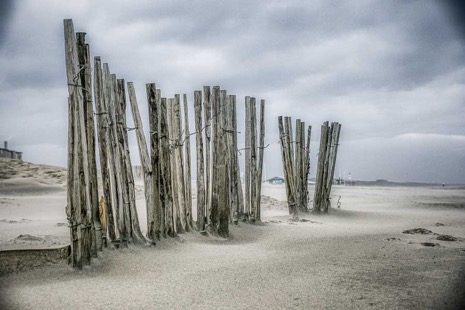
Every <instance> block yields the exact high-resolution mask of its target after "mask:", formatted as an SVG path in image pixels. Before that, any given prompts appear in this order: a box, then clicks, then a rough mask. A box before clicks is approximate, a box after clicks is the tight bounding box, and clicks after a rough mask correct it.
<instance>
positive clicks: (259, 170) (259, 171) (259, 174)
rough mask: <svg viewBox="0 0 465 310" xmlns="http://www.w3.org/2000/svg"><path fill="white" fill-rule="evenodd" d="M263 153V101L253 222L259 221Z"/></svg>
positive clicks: (263, 102) (262, 104)
mask: <svg viewBox="0 0 465 310" xmlns="http://www.w3.org/2000/svg"><path fill="white" fill-rule="evenodd" d="M264 151H265V100H261V101H260V136H259V146H258V161H257V182H256V198H255V205H256V210H257V213H256V216H255V220H257V221H260V220H261V208H260V203H261V193H262V172H263V154H264Z"/></svg>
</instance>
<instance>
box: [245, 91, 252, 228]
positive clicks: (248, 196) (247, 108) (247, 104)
mask: <svg viewBox="0 0 465 310" xmlns="http://www.w3.org/2000/svg"><path fill="white" fill-rule="evenodd" d="M251 105H252V104H251V98H250V97H249V96H247V97H245V174H244V178H245V180H244V181H245V197H244V218H243V220H246V219H248V218H249V216H250V212H251V198H252V197H251V192H250V184H251V180H250V169H251V167H250V163H251V157H252V150H251V135H252V132H251V131H252V127H251Z"/></svg>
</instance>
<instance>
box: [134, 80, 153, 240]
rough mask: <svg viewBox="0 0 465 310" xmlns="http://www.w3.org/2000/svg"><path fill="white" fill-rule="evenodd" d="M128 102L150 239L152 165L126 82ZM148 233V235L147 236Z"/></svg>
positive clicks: (151, 233)
mask: <svg viewBox="0 0 465 310" xmlns="http://www.w3.org/2000/svg"><path fill="white" fill-rule="evenodd" d="M127 85H128V93H129V102H130V103H131V111H132V118H133V120H134V125H135V127H136V137H137V144H138V146H139V156H140V162H141V166H142V171H143V173H144V193H145V203H146V207H147V225H148V226H147V236H148V237H149V238H151V239H153V237H155V223H154V216H153V213H154V203H153V198H154V197H153V196H152V195H153V192H152V165H151V162H150V157H149V153H148V149H147V141H146V140H145V135H144V128H143V124H142V120H141V118H140V113H139V105H138V103H137V98H136V91H135V89H134V84H133V83H132V82H128V83H127ZM149 232H150V234H149Z"/></svg>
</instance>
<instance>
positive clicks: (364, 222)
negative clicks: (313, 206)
mask: <svg viewBox="0 0 465 310" xmlns="http://www.w3.org/2000/svg"><path fill="white" fill-rule="evenodd" d="M43 169H50V168H45V167H43ZM39 170H40V171H39V172H38V173H37V174H33V176H29V177H24V178H23V177H18V176H17V175H16V176H15V177H11V176H10V177H9V178H7V179H3V180H1V181H0V232H1V233H0V249H12V248H18V247H20V248H21V247H22V248H28V247H37V246H42V247H52V246H57V245H62V244H66V243H67V241H69V240H68V238H69V236H68V228H67V227H66V226H62V224H61V223H66V216H65V214H64V206H65V204H66V196H65V191H64V187H63V184H62V182H60V181H57V182H55V183H54V182H51V181H50V180H48V181H47V180H46V179H44V178H45V176H44V174H43V173H42V172H43V171H42V169H39ZM41 173H42V174H41ZM57 178H58V177H57ZM45 181H47V182H48V183H47V182H45ZM5 182H6V183H7V184H9V185H7V186H5V185H4V183H5ZM12 184H13V185H12ZM60 186H61V189H60ZM12 187H14V188H15V192H13V191H11V190H10V189H11V188H12ZM37 187H39V188H41V190H37ZM310 191H311V192H312V191H313V188H310ZM262 194H263V196H264V197H263V201H262V215H263V216H262V217H263V222H264V225H250V224H245V223H240V224H239V226H237V227H235V226H233V227H231V238H230V239H228V240H224V239H218V238H213V237H206V236H201V235H199V234H197V233H187V234H183V235H181V237H180V238H179V239H176V240H174V239H166V240H164V241H162V242H160V243H158V244H157V245H156V246H155V247H136V246H130V247H129V248H127V249H122V250H106V251H104V252H103V253H102V254H101V255H100V257H99V258H98V259H95V260H93V264H92V266H91V267H89V268H85V269H84V270H82V271H75V270H72V269H71V268H69V267H68V266H67V265H66V264H64V263H63V264H55V265H50V266H44V267H40V268H36V269H33V270H28V271H23V272H19V273H10V274H4V275H1V276H0V293H1V303H0V309H64V308H66V309H83V308H88V309H365V308H370V309H461V308H464V306H465V294H464V293H465V268H464V267H465V243H464V242H465V206H464V205H465V191H463V190H462V189H448V188H447V187H446V188H427V187H419V188H410V187H395V188H388V187H358V186H357V187H356V186H354V187H339V186H335V187H334V188H333V193H332V194H333V195H332V197H333V206H334V207H335V206H336V202H337V200H338V198H339V196H341V200H340V202H341V208H340V209H337V208H332V209H331V210H330V214H328V215H320V216H315V215H311V214H305V215H302V216H301V217H300V218H301V220H302V221H298V222H289V215H288V214H287V205H286V202H285V189H284V187H283V186H279V185H276V186H273V185H265V186H264V187H263V190H262ZM194 202H195V200H194ZM138 208H139V213H140V215H141V219H140V220H141V225H142V227H145V211H144V206H143V195H142V192H141V188H140V185H139V189H138ZM194 214H195V212H194ZM414 228H423V229H424V230H415V231H413V232H414V233H403V232H404V231H406V230H410V229H414ZM427 230H429V231H431V232H428V231H427ZM421 232H423V233H421ZM26 234H28V235H30V236H26V237H25V238H24V237H23V239H25V240H22V239H21V238H19V239H18V237H19V236H20V235H23V236H24V235H26ZM440 236H452V237H454V238H456V239H457V240H456V241H447V240H451V239H449V238H448V237H446V238H444V237H440ZM34 237H37V238H40V239H37V240H34ZM438 238H439V240H438ZM441 239H442V240H441ZM15 241H16V242H15Z"/></svg>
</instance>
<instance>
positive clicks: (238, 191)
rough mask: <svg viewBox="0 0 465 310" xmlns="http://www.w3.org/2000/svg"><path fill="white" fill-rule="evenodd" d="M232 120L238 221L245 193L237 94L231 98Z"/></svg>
mask: <svg viewBox="0 0 465 310" xmlns="http://www.w3.org/2000/svg"><path fill="white" fill-rule="evenodd" d="M230 102H231V115H232V116H231V121H232V130H233V132H234V134H233V146H232V148H233V149H232V154H233V165H234V170H235V172H236V176H235V178H233V180H235V181H234V187H235V195H236V196H237V208H236V210H235V213H236V219H237V221H238V220H239V219H240V218H241V217H242V216H243V214H244V195H243V192H242V181H241V169H240V165H239V156H238V147H237V111H236V96H234V95H232V96H231V99H230Z"/></svg>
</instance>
